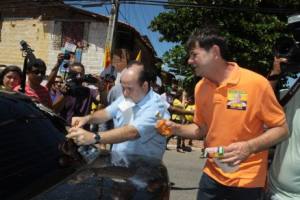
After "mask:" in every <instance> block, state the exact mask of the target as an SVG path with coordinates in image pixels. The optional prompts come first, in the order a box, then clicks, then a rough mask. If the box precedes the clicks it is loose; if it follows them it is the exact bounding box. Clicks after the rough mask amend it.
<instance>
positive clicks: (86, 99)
mask: <svg viewBox="0 0 300 200" xmlns="http://www.w3.org/2000/svg"><path fill="white" fill-rule="evenodd" d="M85 77H87V76H85V74H84V66H83V65H82V64H81V63H73V64H71V65H70V66H69V74H68V77H67V79H66V83H65V85H63V86H62V87H61V93H62V94H63V95H62V96H60V97H59V98H58V99H57V100H56V101H55V102H54V107H55V111H56V112H57V113H59V114H60V115H61V117H63V118H64V119H65V120H66V121H67V125H68V126H70V125H71V119H72V117H73V116H85V115H88V114H90V112H91V104H92V103H93V102H95V103H98V102H99V100H100V96H99V93H98V91H97V90H95V89H91V88H88V87H85V86H83V85H82V83H83V82H84V81H86V80H85ZM85 128H88V126H87V127H85Z"/></svg>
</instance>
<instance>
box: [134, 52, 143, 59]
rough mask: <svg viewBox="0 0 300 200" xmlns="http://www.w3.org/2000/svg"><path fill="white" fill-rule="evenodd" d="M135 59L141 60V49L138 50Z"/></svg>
mask: <svg viewBox="0 0 300 200" xmlns="http://www.w3.org/2000/svg"><path fill="white" fill-rule="evenodd" d="M135 60H136V61H141V60H142V51H141V50H140V51H139V53H138V55H137V56H136V58H135Z"/></svg>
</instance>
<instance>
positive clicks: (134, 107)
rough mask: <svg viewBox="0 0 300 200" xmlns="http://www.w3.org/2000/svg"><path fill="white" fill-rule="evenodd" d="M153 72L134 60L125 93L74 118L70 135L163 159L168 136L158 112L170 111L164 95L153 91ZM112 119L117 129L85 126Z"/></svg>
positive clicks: (123, 82)
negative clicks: (161, 131)
mask: <svg viewBox="0 0 300 200" xmlns="http://www.w3.org/2000/svg"><path fill="white" fill-rule="evenodd" d="M150 74H151V73H149V72H147V70H145V68H144V65H143V64H142V63H141V62H138V61H132V62H130V63H129V65H128V67H127V68H126V69H125V70H124V71H123V73H122V75H121V85H122V90H123V95H122V96H120V97H119V98H118V99H116V100H115V101H114V102H113V103H112V104H111V105H109V106H108V107H106V108H105V109H102V110H99V111H97V112H95V113H93V114H91V115H87V116H84V117H73V118H72V126H73V127H72V128H71V129H70V130H69V134H68V135H67V137H68V138H72V139H73V140H74V141H75V142H76V143H77V144H78V145H89V144H96V143H100V144H114V145H113V148H112V151H117V152H125V153H129V154H139V155H145V156H150V157H155V158H158V159H162V156H163V154H164V151H165V146H166V139H165V137H163V136H161V135H160V134H159V133H158V132H157V130H156V128H155V124H156V121H157V118H156V113H158V112H159V113H160V115H161V116H163V117H164V118H169V117H170V114H169V113H168V111H167V110H166V108H165V106H164V102H163V101H162V100H161V98H160V96H159V95H158V94H157V93H155V92H153V91H152V89H151V87H150V82H151V76H150ZM110 119H113V121H114V124H115V127H116V128H115V129H112V130H108V131H104V132H101V133H99V132H96V133H93V132H89V131H86V130H84V129H82V128H81V127H82V126H83V125H85V124H87V123H93V124H95V123H104V122H106V121H108V120H110Z"/></svg>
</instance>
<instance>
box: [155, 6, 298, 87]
mask: <svg viewBox="0 0 300 200" xmlns="http://www.w3.org/2000/svg"><path fill="white" fill-rule="evenodd" d="M169 2H184V3H186V4H189V3H195V2H198V4H199V5H206V7H203V8H193V7H171V6H169V7H168V10H167V11H166V12H163V13H160V14H159V15H158V16H157V17H156V18H154V20H153V21H152V22H151V24H150V28H151V29H152V30H153V31H158V32H159V33H160V34H161V35H162V37H161V38H160V40H161V41H168V42H176V43H179V44H180V45H177V46H175V47H174V48H173V49H171V50H170V51H168V52H166V53H165V54H164V55H163V62H164V63H167V64H168V65H169V66H171V67H173V68H176V69H177V71H176V73H181V75H185V76H186V77H187V79H186V80H185V82H187V84H188V85H189V82H188V81H191V80H192V78H191V77H192V71H191V69H190V68H189V67H188V65H187V62H186V61H187V53H186V51H185V48H184V44H185V42H186V41H187V39H188V37H189V36H190V34H191V33H192V31H193V30H195V29H197V28H201V27H203V26H207V25H209V24H213V25H214V26H216V27H217V28H218V29H219V30H220V31H221V34H223V35H224V36H225V37H226V38H227V39H228V41H229V48H230V50H231V52H230V53H231V55H232V59H233V61H236V62H238V63H239V65H240V66H242V67H245V68H248V69H251V70H253V71H256V72H258V73H260V74H263V75H266V74H267V72H268V71H269V70H270V67H271V66H272V62H273V46H274V43H275V41H276V40H277V39H278V38H279V37H280V36H281V34H282V33H284V32H286V21H287V14H282V13H279V11H286V10H283V9H297V8H298V10H299V8H300V2H299V1H298V0H294V1H293V0H292V1H272V2H270V1H267V0H265V1H263V0H255V1H247V0H218V1H208V0H201V1H200V0H198V1H195V0H169ZM271 8H272V9H277V10H275V11H273V10H272V9H271ZM278 9H281V10H278ZM258 11H259V12H258ZM271 11H272V12H273V13H272V14H271ZM274 12H278V13H274Z"/></svg>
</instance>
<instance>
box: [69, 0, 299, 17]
mask: <svg viewBox="0 0 300 200" xmlns="http://www.w3.org/2000/svg"><path fill="white" fill-rule="evenodd" d="M72 1H73V2H82V0H65V2H72ZM84 2H99V0H85V1H84ZM102 3H104V4H106V3H111V2H110V1H107V0H102V1H101V4H102ZM119 3H120V4H140V5H151V6H164V7H169V8H176V7H186V8H203V9H221V10H229V11H243V12H260V13H269V14H272V13H273V14H279V13H282V14H284V13H287V14H288V13H295V12H297V11H298V12H299V11H300V9H285V8H250V7H242V6H224V5H208V4H203V3H186V2H168V1H159V0H143V1H138V0H120V1H119Z"/></svg>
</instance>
